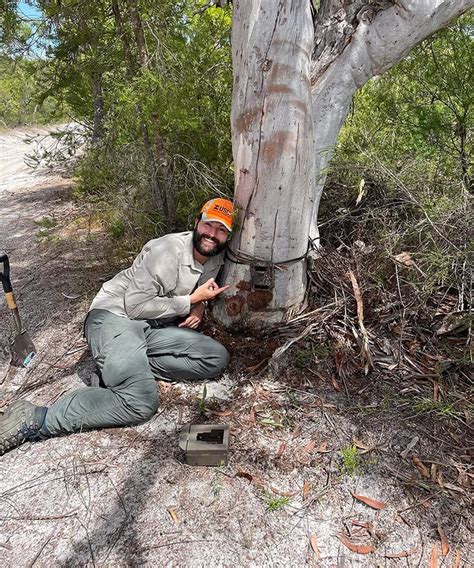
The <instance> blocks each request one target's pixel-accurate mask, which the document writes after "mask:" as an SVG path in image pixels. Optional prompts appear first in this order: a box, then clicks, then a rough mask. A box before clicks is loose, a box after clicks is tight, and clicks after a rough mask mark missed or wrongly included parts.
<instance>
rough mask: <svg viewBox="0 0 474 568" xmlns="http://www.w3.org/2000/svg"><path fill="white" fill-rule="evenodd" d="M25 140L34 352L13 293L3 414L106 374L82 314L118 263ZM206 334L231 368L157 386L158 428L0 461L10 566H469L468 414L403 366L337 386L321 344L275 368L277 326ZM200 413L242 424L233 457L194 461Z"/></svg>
mask: <svg viewBox="0 0 474 568" xmlns="http://www.w3.org/2000/svg"><path fill="white" fill-rule="evenodd" d="M34 132H36V130H31V129H30V130H29V131H28V133H30V134H31V133H34ZM25 134H26V132H25V130H14V131H9V132H6V133H0V168H1V172H2V175H1V180H0V211H1V216H0V248H3V249H5V250H6V251H7V252H8V254H9V255H10V259H11V265H12V280H13V285H14V289H15V292H16V297H17V300H18V304H19V307H20V312H21V315H22V318H23V321H24V323H25V326H26V327H27V328H28V330H29V332H30V334H31V335H32V337H33V340H34V342H35V344H36V346H37V349H38V356H37V358H36V360H35V361H34V363H33V365H31V366H30V367H29V368H28V369H14V368H12V367H9V356H8V341H9V333H11V331H12V330H11V324H10V320H9V314H8V313H7V310H6V307H5V305H4V304H3V303H2V304H1V305H0V318H1V320H0V321H1V328H0V332H1V335H0V347H1V358H0V381H2V382H1V383H0V395H1V396H0V399H1V400H0V410H4V409H5V408H6V407H7V405H8V404H9V403H10V402H11V401H12V400H15V399H17V398H19V397H25V398H27V399H28V400H31V401H32V402H34V403H37V404H42V405H49V404H51V402H53V401H54V400H56V399H57V398H58V397H59V396H61V395H62V394H64V393H66V392H69V391H71V390H73V389H77V388H81V387H84V384H90V383H91V381H93V380H94V379H96V377H95V376H94V366H93V364H92V362H91V360H90V358H89V354H88V352H87V346H86V345H85V343H84V340H83V338H82V323H83V319H84V316H85V314H86V312H87V309H88V306H89V303H90V300H91V299H92V297H93V296H94V294H95V293H96V292H97V291H98V289H99V287H100V285H101V283H102V281H103V280H105V279H107V278H109V277H111V276H112V275H113V273H114V270H115V269H116V267H115V268H113V267H111V265H110V263H109V262H108V257H109V256H110V251H112V250H113V243H111V242H110V240H109V239H108V238H107V236H106V235H105V234H104V231H103V230H102V228H101V227H100V225H99V224H97V223H95V222H93V221H92V219H93V211H91V210H90V209H89V207H88V206H85V205H83V204H80V203H79V202H77V201H76V200H75V199H74V198H73V195H72V190H73V182H72V180H70V179H65V178H62V177H60V176H58V175H55V174H54V173H51V172H49V171H46V170H40V171H35V172H33V171H31V170H29V169H28V168H27V167H26V166H25V165H24V163H23V156H24V154H25V153H26V152H28V151H29V150H30V147H29V146H27V145H26V144H25V143H24V142H23V139H24V135H25ZM205 332H206V333H209V334H212V335H214V336H216V337H217V338H219V339H220V340H221V341H222V342H223V343H224V344H225V345H226V346H227V347H228V348H229V350H230V351H231V353H232V364H231V367H230V369H229V371H228V373H227V374H226V375H225V376H224V377H223V378H222V379H221V380H219V381H215V382H212V383H211V382H209V383H207V390H208V392H207V397H206V400H205V401H204V404H201V405H200V404H199V401H198V398H199V397H200V396H201V394H202V392H203V387H204V383H200V384H167V383H158V385H157V386H158V388H159V391H160V398H161V406H160V409H159V411H158V413H157V415H156V416H155V417H154V418H153V419H152V420H151V421H149V422H147V423H146V424H143V425H141V426H138V427H133V428H120V429H106V430H102V431H92V432H83V433H79V434H75V435H71V436H67V437H61V438H52V439H49V440H46V441H43V442H40V443H35V444H26V445H23V446H21V447H20V448H18V449H17V450H14V451H12V452H10V453H8V454H6V455H5V456H3V457H0V501H1V513H0V564H1V565H2V566H12V567H13V566H14V567H16V566H33V565H37V566H143V565H145V566H193V567H194V566H213V567H214V566H306V565H308V566H321V567H332V566H337V567H342V566H387V567H396V566H427V565H429V566H433V567H434V566H468V565H469V564H470V562H471V561H472V558H473V556H472V548H471V545H472V541H471V540H470V535H471V529H472V526H470V523H471V522H472V518H471V515H470V513H469V505H470V504H471V501H470V499H469V490H470V489H471V488H472V469H471V464H470V463H469V461H468V458H469V455H468V453H469V449H470V448H471V446H472V443H471V445H470V444H469V441H468V436H469V434H470V433H471V432H472V429H471V428H470V426H469V424H467V419H466V418H465V417H462V416H461V417H460V416H459V415H458V414H456V415H455V417H452V416H446V417H440V416H439V415H436V416H435V415H434V414H433V412H426V413H421V414H420V413H419V412H418V411H417V410H416V409H415V407H414V406H413V405H411V403H410V396H411V395H412V394H413V397H414V396H415V395H416V394H417V392H416V386H415V387H414V388H415V390H414V391H413V392H412V393H410V391H409V390H408V391H406V388H407V387H406V384H405V383H404V382H403V381H402V379H401V377H398V376H397V372H396V370H393V371H391V372H389V373H386V374H380V373H379V374H378V375H375V374H374V373H372V374H369V375H368V376H365V375H364V374H363V373H354V374H353V376H349V377H346V379H345V380H344V381H343V382H342V381H341V379H340V378H338V377H336V376H335V375H334V374H332V373H331V368H332V367H331V365H330V364H329V362H328V361H329V360H332V356H331V355H330V354H329V353H325V352H321V353H320V356H319V357H317V356H314V353H315V351H314V349H313V352H312V353H313V356H312V359H311V361H306V360H305V357H306V353H307V351H308V350H307V349H302V348H301V349H300V348H298V346H297V348H296V349H293V350H289V351H288V352H287V353H286V354H285V356H284V357H283V358H282V359H281V360H280V362H279V364H278V365H276V364H274V365H270V366H269V367H266V368H264V367H263V365H262V364H261V363H262V362H263V361H265V359H267V358H268V357H269V356H270V355H271V353H272V352H273V350H274V349H275V348H276V347H278V346H279V345H281V344H282V343H283V339H282V338H281V337H278V336H274V337H269V338H262V337H258V338H255V337H243V336H241V335H237V334H235V335H232V334H231V333H229V332H224V331H222V330H220V329H219V328H218V327H217V326H216V325H215V324H214V323H213V322H212V321H210V322H208V323H207V324H206V327H205ZM298 349H300V350H298ZM343 383H344V384H343ZM408 388H410V387H408ZM429 388H431V386H430V387H429ZM188 421H194V422H211V421H214V422H227V423H229V424H230V425H231V450H230V459H229V465H227V466H225V467H218V468H207V467H191V466H187V465H185V464H184V463H183V460H182V455H181V453H180V450H179V448H178V438H179V428H180V426H181V424H183V423H185V422H188ZM410 442H413V447H412V448H411V449H407V448H408V447H409V445H410ZM471 449H472V448H471ZM404 450H406V451H405V452H404ZM353 495H358V496H362V497H364V498H365V497H368V498H370V499H372V500H375V502H373V501H368V503H369V504H367V500H365V502H364V499H362V500H361V499H360V498H354V497H353ZM374 507H375V508H374Z"/></svg>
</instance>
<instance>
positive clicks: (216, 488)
mask: <svg viewBox="0 0 474 568" xmlns="http://www.w3.org/2000/svg"><path fill="white" fill-rule="evenodd" d="M224 466H225V464H224V462H223V461H221V462H220V463H219V465H218V466H217V467H216V469H215V471H214V476H213V478H212V482H211V485H212V492H213V494H214V497H216V498H217V497H219V495H220V492H221V491H222V488H223V484H222V477H223V475H224V474H223V472H222V470H223V468H224Z"/></svg>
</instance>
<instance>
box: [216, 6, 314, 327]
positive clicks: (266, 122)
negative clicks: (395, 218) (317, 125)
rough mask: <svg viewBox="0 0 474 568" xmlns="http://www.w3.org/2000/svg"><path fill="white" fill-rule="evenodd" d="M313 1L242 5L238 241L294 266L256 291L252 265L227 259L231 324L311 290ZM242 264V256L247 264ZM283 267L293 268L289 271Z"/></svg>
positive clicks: (236, 99)
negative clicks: (308, 263)
mask: <svg viewBox="0 0 474 568" xmlns="http://www.w3.org/2000/svg"><path fill="white" fill-rule="evenodd" d="M312 46H313V23H312V19H311V13H310V5H309V2H308V1H307V0H293V1H291V2H288V1H276V0H259V1H253V2H249V1H248V0H242V1H235V2H234V15H233V31H232V52H233V73H234V89H233V106H232V145H233V155H234V168H235V200H236V202H237V204H238V206H239V208H240V213H239V216H238V223H239V226H240V231H239V232H237V234H236V235H235V237H234V238H233V240H232V243H231V245H230V248H231V250H233V251H234V252H235V253H236V254H237V255H238V256H240V257H241V258H242V257H245V258H249V259H250V263H251V264H252V263H253V264H257V265H261V264H265V263H269V262H270V263H285V267H278V268H277V269H276V270H275V272H274V274H275V282H274V286H272V287H271V289H269V290H261V289H255V287H254V283H253V282H252V278H251V271H250V267H249V264H247V263H243V264H242V263H241V264H238V263H233V262H227V263H226V268H225V281H226V282H227V283H228V284H231V285H232V288H231V289H230V291H229V292H228V293H227V296H228V297H227V299H226V300H225V301H224V303H223V304H221V306H220V313H219V317H220V318H221V319H223V320H225V321H226V322H229V321H235V320H242V319H244V320H247V321H249V320H255V319H258V318H259V317H260V315H259V314H260V312H261V311H265V312H266V313H267V314H271V315H266V316H265V318H266V319H269V318H271V319H281V318H282V316H283V315H284V312H285V310H286V309H287V308H289V307H291V306H293V305H295V304H299V303H300V302H301V301H302V299H303V297H304V293H305V282H306V280H305V264H304V260H300V261H294V259H297V258H298V257H302V256H304V255H305V253H306V251H307V246H308V240H307V236H308V234H309V225H310V222H311V215H310V213H311V211H312V208H313V193H314V192H313V191H311V190H309V191H308V189H309V188H311V186H312V184H313V180H314V150H313V120H312V113H311V85H310V71H311V49H312ZM241 262H242V261H241ZM282 268H284V269H282Z"/></svg>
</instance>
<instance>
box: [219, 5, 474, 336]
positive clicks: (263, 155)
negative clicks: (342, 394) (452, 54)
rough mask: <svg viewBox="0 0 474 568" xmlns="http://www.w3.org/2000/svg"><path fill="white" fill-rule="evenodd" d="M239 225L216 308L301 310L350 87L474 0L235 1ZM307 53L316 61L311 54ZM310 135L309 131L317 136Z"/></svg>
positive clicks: (269, 316)
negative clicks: (309, 257) (324, 191)
mask: <svg viewBox="0 0 474 568" xmlns="http://www.w3.org/2000/svg"><path fill="white" fill-rule="evenodd" d="M233 4H234V21H233V31H232V50H233V52H232V53H233V68H234V90H233V104H232V148H233V155H234V167H235V201H236V203H237V204H238V206H239V207H240V212H239V215H238V220H239V227H238V230H237V231H236V234H235V236H234V238H233V239H232V242H231V244H230V251H229V252H230V254H229V256H230V259H229V260H228V261H227V262H226V265H225V269H224V280H225V282H226V284H230V285H231V288H230V289H229V290H228V292H227V293H225V295H224V298H222V299H221V301H220V302H218V304H217V306H216V310H215V314H216V316H217V318H218V319H219V320H221V321H222V322H223V323H224V324H226V325H230V324H233V325H235V324H236V323H237V324H239V323H240V324H243V325H246V326H250V327H260V326H264V325H267V324H269V323H272V322H275V321H281V319H282V318H284V316H285V315H286V314H287V313H288V310H289V309H292V308H298V306H299V305H300V304H301V302H302V300H303V297H304V294H305V288H306V281H305V261H304V259H302V258H301V257H302V256H304V255H305V254H306V252H307V250H308V242H312V243H313V244H314V245H316V246H317V244H318V240H319V232H318V226H317V213H318V205H319V200H320V197H321V192H322V189H323V186H324V182H325V179H326V171H327V166H328V164H329V160H330V158H331V156H332V153H333V149H334V145H335V143H336V139H337V136H338V134H339V131H340V129H341V127H342V124H343V122H344V120H345V118H346V116H347V113H348V111H349V108H350V104H351V101H352V97H353V95H354V93H355V91H356V90H357V89H358V88H359V87H361V86H362V85H364V84H365V83H366V82H367V81H368V80H369V79H370V78H371V77H373V76H374V75H379V74H381V73H384V72H385V71H387V70H388V69H390V68H391V67H392V66H393V65H394V64H395V63H397V62H398V61H400V60H401V59H402V58H403V57H404V56H405V55H406V54H407V53H408V52H409V51H410V49H412V48H413V47H414V46H415V45H416V44H417V43H419V42H420V41H422V40H423V39H424V38H426V37H427V36H429V35H430V34H432V33H433V32H435V31H436V30H438V29H440V28H442V27H444V26H445V25H447V24H448V23H449V21H450V20H451V19H453V18H455V17H456V16H459V15H460V14H462V13H463V12H465V11H466V10H468V9H469V8H470V7H472V6H474V0H456V1H453V0H376V1H373V2H367V0H352V1H350V0H344V1H342V0H322V1H321V2H320V4H319V9H318V11H317V13H316V14H314V25H313V20H312V14H311V2H310V0H291V1H289V0H287V1H283V0H279V1H277V0H234V3H233ZM311 52H312V63H311V60H310V53H311ZM313 132H314V138H313Z"/></svg>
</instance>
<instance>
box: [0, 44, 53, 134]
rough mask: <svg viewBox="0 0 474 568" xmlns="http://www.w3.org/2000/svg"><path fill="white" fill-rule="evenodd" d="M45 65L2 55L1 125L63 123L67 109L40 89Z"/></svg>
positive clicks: (0, 59) (0, 56) (0, 71)
mask: <svg viewBox="0 0 474 568" xmlns="http://www.w3.org/2000/svg"><path fill="white" fill-rule="evenodd" d="M43 69H44V63H43V62H41V61H37V60H29V59H24V58H17V59H13V58H10V57H7V56H5V55H0V126H4V127H10V126H18V125H23V124H47V123H51V122H54V121H56V120H60V119H61V117H62V116H63V109H62V107H61V104H60V102H59V101H58V100H57V99H56V98H55V97H53V96H44V95H43V94H42V92H41V90H40V88H39V87H38V81H39V78H40V76H41V74H42V72H43Z"/></svg>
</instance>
